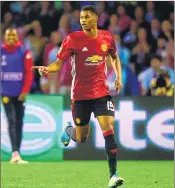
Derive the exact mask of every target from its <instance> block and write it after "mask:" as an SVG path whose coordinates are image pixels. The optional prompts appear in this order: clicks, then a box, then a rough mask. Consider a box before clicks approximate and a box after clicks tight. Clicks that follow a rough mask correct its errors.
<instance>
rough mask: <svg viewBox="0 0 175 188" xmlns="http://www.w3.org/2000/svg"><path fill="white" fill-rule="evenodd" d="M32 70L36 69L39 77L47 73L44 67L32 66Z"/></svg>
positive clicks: (46, 68)
mask: <svg viewBox="0 0 175 188" xmlns="http://www.w3.org/2000/svg"><path fill="white" fill-rule="evenodd" d="M32 69H38V71H39V74H40V75H41V76H42V75H46V74H48V72H49V70H48V67H45V66H33V67H32Z"/></svg>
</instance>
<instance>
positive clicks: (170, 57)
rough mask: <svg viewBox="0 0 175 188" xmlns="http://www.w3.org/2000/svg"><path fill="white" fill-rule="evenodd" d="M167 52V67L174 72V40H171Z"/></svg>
mask: <svg viewBox="0 0 175 188" xmlns="http://www.w3.org/2000/svg"><path fill="white" fill-rule="evenodd" d="M166 50H167V61H168V63H167V65H168V66H169V67H170V68H171V69H173V70H174V40H170V41H169V42H168V44H167V47H166Z"/></svg>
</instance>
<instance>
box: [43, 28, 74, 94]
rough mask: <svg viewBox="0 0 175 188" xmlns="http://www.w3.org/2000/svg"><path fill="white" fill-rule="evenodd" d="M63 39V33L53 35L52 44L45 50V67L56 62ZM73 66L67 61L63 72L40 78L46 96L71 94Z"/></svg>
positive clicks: (53, 33)
mask: <svg viewBox="0 0 175 188" xmlns="http://www.w3.org/2000/svg"><path fill="white" fill-rule="evenodd" d="M62 40H63V38H62V35H61V33H59V32H57V31H54V32H52V33H51V42H50V43H48V44H47V45H46V47H45V50H44V52H45V53H44V57H43V60H44V62H45V63H44V65H45V66H48V65H50V64H51V63H52V62H54V61H55V60H56V56H55V54H57V52H58V51H59V49H60V46H61V42H62ZM71 80H72V77H71V64H70V61H69V60H68V61H66V62H65V63H64V65H63V68H62V72H61V73H59V72H56V73H52V74H49V75H43V76H41V77H40V87H41V89H42V91H43V92H44V93H46V94H56V93H59V94H69V93H70V88H71Z"/></svg>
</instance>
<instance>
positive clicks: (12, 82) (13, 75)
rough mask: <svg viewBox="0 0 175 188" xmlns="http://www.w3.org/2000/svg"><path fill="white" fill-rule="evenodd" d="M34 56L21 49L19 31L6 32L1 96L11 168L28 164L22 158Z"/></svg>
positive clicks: (3, 45) (2, 53)
mask: <svg viewBox="0 0 175 188" xmlns="http://www.w3.org/2000/svg"><path fill="white" fill-rule="evenodd" d="M31 68H32V55H31V52H30V51H29V50H25V48H24V47H23V46H22V45H21V43H20V42H19V39H18V35H17V31H16V30H15V29H11V28H10V29H7V30H6V31H5V38H4V44H2V46H1V96H2V103H3V106H4V108H5V113H6V116H7V120H8V132H9V136H10V141H11V146H12V158H11V160H10V163H11V164H14V163H18V164H27V163H28V162H27V161H24V160H23V159H22V158H21V156H20V146H21V141H22V129H23V117H24V101H25V98H26V96H27V94H28V93H29V92H30V88H31V85H32V80H33V74H32V70H31Z"/></svg>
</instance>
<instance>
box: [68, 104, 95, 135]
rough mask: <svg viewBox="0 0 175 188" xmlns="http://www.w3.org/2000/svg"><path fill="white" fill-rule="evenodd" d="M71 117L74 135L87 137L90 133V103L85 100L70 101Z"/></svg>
mask: <svg viewBox="0 0 175 188" xmlns="http://www.w3.org/2000/svg"><path fill="white" fill-rule="evenodd" d="M71 108H72V117H73V120H74V123H75V125H76V137H77V138H81V137H88V136H89V133H90V125H89V121H90V117H91V113H92V105H91V103H88V102H87V101H75V102H72V106H71Z"/></svg>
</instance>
